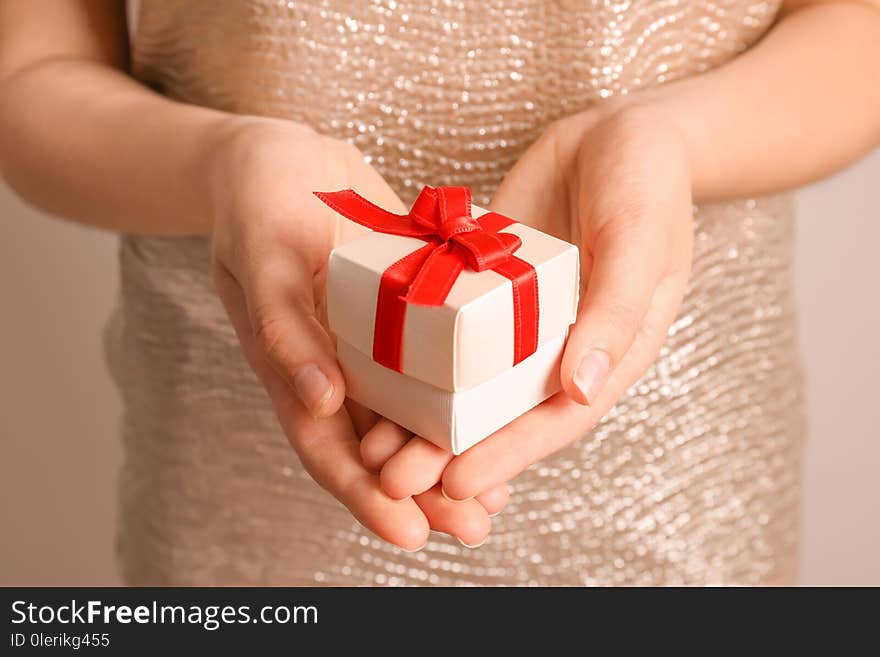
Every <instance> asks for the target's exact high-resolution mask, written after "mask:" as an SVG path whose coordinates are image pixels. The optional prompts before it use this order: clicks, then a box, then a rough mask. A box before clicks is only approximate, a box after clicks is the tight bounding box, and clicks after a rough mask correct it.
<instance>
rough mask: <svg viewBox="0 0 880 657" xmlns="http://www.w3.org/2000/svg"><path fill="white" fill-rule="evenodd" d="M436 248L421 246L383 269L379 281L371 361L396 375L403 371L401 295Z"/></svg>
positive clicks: (402, 305) (404, 322)
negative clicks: (394, 372)
mask: <svg viewBox="0 0 880 657" xmlns="http://www.w3.org/2000/svg"><path fill="white" fill-rule="evenodd" d="M436 248H437V247H436V245H435V244H425V246H423V247H422V248H420V249H418V250H416V251H413V252H412V253H410V254H409V255H408V256H405V257H403V258H401V259H400V260H398V261H397V262H395V263H394V264H393V265H391V266H390V267H389V268H388V269H386V270H385V271H384V272H383V273H382V279H381V280H380V281H379V297H378V299H377V300H376V321H375V324H374V327H373V360H374V361H376V362H377V363H379V364H380V365H384V366H385V367H388V368H390V369H392V370H395V371H397V372H402V371H403V332H404V327H405V324H406V301H404V299H403V295H404V294H406V292H407V290H409V288H410V285H412V282H413V281H414V280H415V278H416V276H417V275H418V273H419V270H420V269H421V268H422V265H423V264H424V262H425V260H427V259H428V258H429V257H430V256H431V254H432V253H433V251H434V250H435V249H436Z"/></svg>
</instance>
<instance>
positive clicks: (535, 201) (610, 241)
mask: <svg viewBox="0 0 880 657" xmlns="http://www.w3.org/2000/svg"><path fill="white" fill-rule="evenodd" d="M490 209H492V210H494V211H497V212H500V213H502V214H506V215H508V216H511V217H514V218H516V219H518V220H520V221H522V222H523V223H526V224H529V225H532V226H535V227H536V228H539V229H541V230H543V231H545V232H548V233H551V234H554V235H556V236H558V237H561V238H563V239H566V240H569V241H571V242H574V243H575V244H578V245H579V247H580V250H581V283H582V293H581V303H580V309H579V312H578V317H577V322H576V323H575V324H574V326H572V328H571V333H570V336H569V339H568V343H567V346H566V349H565V354H564V356H563V359H562V366H561V379H562V386H563V390H564V392H562V393H560V394H557V395H556V396H554V397H552V398H551V399H549V400H547V401H546V402H545V403H543V404H541V405H540V406H538V407H537V408H535V409H533V410H532V411H530V412H529V413H526V414H525V415H523V416H522V417H520V418H518V419H517V420H515V421H514V422H512V423H511V424H509V425H508V426H506V427H504V428H503V429H501V430H500V431H498V432H496V433H495V434H493V435H492V436H490V437H489V438H487V439H486V440H484V441H483V442H481V443H479V444H477V445H476V446H475V447H473V448H471V449H470V450H468V451H467V452H465V453H464V454H462V455H460V456H458V457H455V458H452V457H450V456H449V455H448V454H444V453H441V452H440V451H439V450H436V448H434V449H431V447H430V446H428V445H427V444H426V441H424V440H422V439H419V438H416V439H413V440H410V441H408V442H407V443H406V444H405V445H403V446H402V447H401V448H400V449H399V451H398V452H397V453H395V454H394V455H393V456H392V457H390V458H389V459H387V463H386V464H385V466H384V468H383V470H382V473H381V477H382V485H383V487H384V488H385V489H386V490H387V491H388V492H389V494H394V495H396V496H403V495H405V494H412V493H413V492H416V491H418V490H420V489H423V488H424V487H425V486H427V485H430V484H433V482H432V481H431V480H432V478H442V486H443V491H445V493H446V495H447V496H449V497H450V498H452V499H457V500H464V499H468V498H471V497H474V496H476V495H480V494H481V493H483V492H484V491H487V490H490V489H493V488H495V487H497V486H498V485H500V484H502V483H504V482H506V481H509V480H510V479H512V478H513V477H515V476H516V475H518V474H519V473H520V472H521V471H522V470H524V469H525V468H526V467H528V466H529V465H530V464H532V463H534V462H536V461H538V460H540V459H542V458H543V457H545V456H547V455H549V454H551V453H553V452H554V451H556V450H558V449H561V448H562V447H565V446H566V445H568V444H569V443H571V442H572V441H574V440H576V439H577V438H579V437H580V436H583V435H584V434H585V433H586V432H587V431H588V430H589V429H590V428H591V427H592V426H593V425H594V424H596V423H597V422H598V421H599V420H600V419H601V417H602V416H603V415H604V414H605V413H606V412H607V411H608V410H609V409H610V408H611V407H612V406H613V405H614V404H615V402H616V401H617V399H618V398H619V397H620V395H621V394H622V393H623V392H624V391H625V390H626V389H627V388H628V387H629V386H631V385H632V384H633V383H634V382H635V381H636V380H638V379H639V378H640V377H641V376H642V374H643V373H644V372H645V370H646V369H647V368H648V367H649V366H650V365H651V363H653V361H654V360H655V358H656V357H657V354H658V352H659V350H660V347H661V345H662V344H663V341H664V339H665V337H666V333H667V330H668V328H669V326H670V324H671V323H672V321H673V319H674V318H675V316H676V313H677V312H678V309H679V306H680V304H681V300H682V297H683V295H684V291H685V288H686V285H687V280H688V275H689V272H690V265H691V245H692V238H693V234H692V233H693V231H692V203H691V177H690V170H689V162H688V157H687V151H686V149H685V145H684V142H683V140H682V138H681V136H680V135H679V133H678V132H677V131H676V129H675V127H674V126H673V124H672V123H670V122H668V121H666V120H664V118H663V117H662V115H660V114H657V113H654V112H653V111H651V110H650V109H649V108H647V107H641V108H640V107H630V108H626V109H621V110H618V111H616V112H613V113H612V112H607V113H603V114H601V115H600V114H599V113H592V112H588V113H584V114H581V115H576V116H574V117H571V118H568V119H565V120H563V121H560V122H558V123H557V124H555V125H553V126H552V127H551V128H550V129H548V130H547V132H545V134H544V135H543V136H542V137H541V138H540V139H539V140H538V141H537V142H536V143H535V144H534V145H533V146H532V147H531V148H530V149H529V150H528V151H527V152H526V153H525V155H524V156H523V157H522V159H520V161H519V162H518V163H517V164H516V166H514V167H513V169H512V170H511V171H510V173H509V174H508V175H507V177H506V178H505V180H504V181H503V183H502V184H501V186H500V188H499V189H498V192H497V194H496V196H495V198H494V199H493V200H492V203H491V205H490ZM366 447H368V446H367V445H362V449H364V448H366Z"/></svg>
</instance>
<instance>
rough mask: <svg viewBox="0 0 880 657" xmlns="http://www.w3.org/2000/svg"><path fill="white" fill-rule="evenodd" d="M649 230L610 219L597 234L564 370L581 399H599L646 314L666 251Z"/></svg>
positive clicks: (566, 384) (567, 385) (572, 393)
mask: <svg viewBox="0 0 880 657" xmlns="http://www.w3.org/2000/svg"><path fill="white" fill-rule="evenodd" d="M648 232H649V231H641V230H640V229H639V228H638V227H633V226H632V224H630V225H629V226H627V227H626V228H624V229H622V230H620V229H616V228H615V227H614V225H613V224H609V225H608V226H606V227H605V228H604V229H603V230H602V231H600V233H599V234H598V235H597V236H596V240H595V243H594V245H593V249H592V251H593V254H592V255H593V258H592V263H591V268H590V273H589V279H588V281H587V289H586V294H585V296H584V299H583V302H582V303H581V308H580V310H579V312H578V317H577V321H576V322H575V324H574V325H573V326H572V328H571V333H570V334H569V339H568V343H567V345H566V348H565V353H564V355H563V358H562V367H561V372H560V374H561V379H562V386H563V389H564V390H565V392H566V393H567V394H568V396H569V397H571V398H572V399H573V400H574V401H576V402H578V403H580V404H585V405H593V404H595V402H596V398H597V397H598V395H599V393H600V391H601V389H602V387H603V386H604V384H605V382H606V381H607V380H608V377H609V376H610V375H611V372H612V370H613V369H614V367H615V366H616V365H617V364H618V363H620V361H621V359H622V358H623V356H624V354H625V353H626V352H627V350H628V349H629V348H630V346H631V345H632V343H633V341H634V340H635V338H636V335H637V334H638V332H639V330H640V328H641V326H642V321H643V320H644V317H645V315H646V314H647V311H648V308H649V306H650V303H651V299H652V297H653V296H654V292H655V290H656V288H657V284H658V282H659V280H660V276H661V270H662V253H663V249H662V248H658V246H659V245H658V244H657V243H656V236H652V235H650V234H647V233H648Z"/></svg>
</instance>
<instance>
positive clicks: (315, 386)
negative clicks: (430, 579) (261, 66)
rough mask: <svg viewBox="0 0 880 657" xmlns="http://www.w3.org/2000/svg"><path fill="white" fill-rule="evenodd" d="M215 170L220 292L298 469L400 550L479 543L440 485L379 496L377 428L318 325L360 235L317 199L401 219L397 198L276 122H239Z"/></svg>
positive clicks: (340, 154)
mask: <svg viewBox="0 0 880 657" xmlns="http://www.w3.org/2000/svg"><path fill="white" fill-rule="evenodd" d="M211 162H212V164H211V165H210V166H209V167H207V170H208V171H209V175H210V176H211V189H212V190H213V194H212V196H213V200H214V230H213V270H214V272H213V273H214V279H215V283H216V287H217V290H218V292H219V295H220V298H221V299H222V301H223V304H224V306H225V308H226V311H227V313H228V314H229V317H230V319H231V320H232V324H233V326H234V328H235V331H236V334H237V335H238V338H239V340H240V342H241V346H242V349H243V350H244V354H245V356H246V357H247V360H248V362H249V363H250V365H251V367H252V368H253V369H254V371H255V372H256V373H257V375H258V376H259V378H260V380H261V381H262V383H263V385H264V386H265V387H266V390H267V391H268V393H269V396H270V398H271V400H272V403H273V405H274V408H275V411H276V413H277V415H278V418H279V420H280V422H281V426H282V428H283V429H284V431H285V433H286V434H287V437H288V439H289V440H290V443H291V445H293V447H294V449H295V450H296V452H297V454H298V455H299V458H300V459H301V461H302V463H303V466H304V467H305V468H306V470H307V471H308V472H309V474H310V475H311V476H312V477H313V478H314V479H315V481H317V482H318V483H319V484H320V485H321V486H323V487H324V488H325V489H327V490H328V491H329V492H330V493H332V494H333V495H334V496H336V497H337V498H338V499H339V500H340V501H341V502H342V503H343V504H345V505H346V506H347V507H348V508H349V510H351V512H352V514H353V515H354V516H355V517H356V518H357V519H358V520H360V521H361V522H362V523H363V524H364V525H365V526H366V527H367V528H369V529H371V530H372V531H374V532H375V533H376V534H378V535H379V536H381V537H382V538H384V539H386V540H388V541H389V542H391V543H394V544H395V545H398V546H400V547H402V548H405V549H409V550H415V549H418V548H420V547H421V546H422V545H424V543H425V541H426V540H427V538H428V531H429V528H432V527H433V528H435V529H438V530H440V531H445V532H448V533H451V534H454V535H455V536H457V537H458V538H459V540H462V541H464V542H466V543H478V542H481V541H482V540H483V539H484V538H485V535H486V534H487V533H488V530H489V519H488V512H487V511H486V509H485V508H484V507H483V506H481V505H479V504H478V503H476V502H474V503H473V504H470V505H467V506H461V505H454V504H452V503H450V502H449V501H448V500H445V499H444V498H443V497H442V495H441V494H440V490H439V486H438V487H437V488H436V490H434V491H427V492H425V494H423V495H420V496H419V497H418V498H417V499H416V500H414V499H412V497H410V496H404V497H403V498H400V499H391V498H390V497H388V496H387V495H386V494H385V493H383V492H382V490H381V488H380V486H379V479H378V476H377V475H376V474H375V472H372V471H371V470H370V469H368V468H367V467H365V466H364V465H363V463H362V461H361V456H360V450H359V441H358V436H359V435H362V434H364V433H366V432H367V431H369V430H370V429H371V428H374V425H375V424H376V420H377V418H375V416H373V415H372V414H371V413H369V412H366V411H365V410H364V409H361V408H357V407H355V405H353V404H348V405H347V406H348V408H346V406H343V402H344V401H345V382H344V380H343V377H342V373H341V371H340V369H339V366H338V364H337V362H336V356H335V350H334V345H333V342H332V340H331V338H330V335H329V334H328V333H327V331H326V329H325V322H324V321H323V319H324V318H323V312H322V309H323V303H322V300H323V296H324V286H325V279H326V265H327V258H328V255H329V254H330V251H331V249H332V248H333V246H334V244H336V243H338V242H339V241H342V240H345V239H347V238H349V237H351V236H354V235H356V234H358V233H359V232H361V231H362V230H364V229H361V228H360V227H358V226H356V225H354V224H352V223H350V222H346V221H343V220H338V219H337V216H336V215H335V213H333V212H332V211H331V210H329V209H328V208H327V207H326V206H325V205H324V204H323V203H321V202H320V201H318V200H317V198H315V197H314V196H313V194H312V192H313V191H317V190H336V189H343V188H348V187H351V188H354V189H357V190H358V191H359V192H360V193H361V194H363V195H364V196H366V197H367V198H369V199H370V200H372V201H373V202H375V203H377V204H379V205H381V206H382V207H386V208H389V209H392V210H397V211H401V212H403V211H404V210H405V209H404V207H403V204H402V203H401V201H400V199H399V198H398V197H397V195H396V194H395V193H394V192H393V191H392V190H391V188H390V187H389V186H388V185H387V184H386V183H385V181H384V180H383V179H382V177H381V176H380V175H379V174H378V173H377V172H376V171H375V170H374V169H373V168H372V167H371V166H369V165H368V164H367V163H366V162H365V161H364V159H363V156H362V155H361V154H360V153H359V152H358V151H357V149H356V148H354V147H353V146H350V145H348V144H345V143H343V142H339V141H336V140H332V139H329V138H326V137H322V136H320V135H318V134H316V133H314V132H312V131H311V130H308V129H306V128H304V127H301V126H297V125H294V124H290V123H286V122H281V121H272V120H264V119H243V120H242V123H240V124H239V123H236V124H235V125H234V126H233V129H231V130H230V133H229V135H227V136H225V137H224V139H222V140H221V143H220V145H219V146H218V147H217V149H216V151H215V152H213V153H212V156H211ZM349 409H350V411H351V412H349ZM375 429H376V431H378V432H379V433H380V434H381V432H382V429H381V425H380V426H378V427H375ZM420 492H422V491H420Z"/></svg>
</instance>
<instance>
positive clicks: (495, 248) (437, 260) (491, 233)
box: [315, 187, 539, 372]
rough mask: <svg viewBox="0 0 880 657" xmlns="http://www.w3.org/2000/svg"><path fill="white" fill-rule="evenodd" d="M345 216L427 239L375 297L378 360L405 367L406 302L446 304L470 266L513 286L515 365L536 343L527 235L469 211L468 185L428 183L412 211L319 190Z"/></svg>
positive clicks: (499, 218)
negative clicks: (524, 255)
mask: <svg viewBox="0 0 880 657" xmlns="http://www.w3.org/2000/svg"><path fill="white" fill-rule="evenodd" d="M315 195H316V196H317V197H318V198H320V199H321V200H322V201H324V203H326V204H327V205H329V206H330V207H331V208H333V209H334V210H336V212H338V213H339V214H341V215H342V216H344V217H346V218H348V219H351V220H352V221H355V222H357V223H359V224H361V225H362V226H366V227H367V228H372V229H373V230H375V231H378V232H380V233H388V234H390V235H404V236H406V237H418V238H419V239H422V240H424V241H425V242H427V244H425V246H423V247H421V248H419V249H417V250H415V251H413V252H412V253H410V254H409V255H408V256H405V257H403V258H401V259H400V260H398V261H397V262H395V263H394V264H393V265H391V266H390V267H389V268H388V269H386V270H385V272H384V273H383V274H382V280H381V281H380V283H379V298H378V299H377V301H376V326H375V331H374V332H373V360H375V361H376V362H377V363H380V364H381V365H384V366H385V367H388V368H391V369H393V370H396V371H398V372H402V371H403V370H402V369H401V359H402V353H403V330H404V322H405V321H406V304H407V303H413V304H416V305H422V306H442V305H443V304H444V303H445V302H446V297H447V296H448V295H449V291H450V290H451V289H452V286H453V284H454V283H455V281H456V279H457V278H458V275H459V274H460V273H461V272H462V271H463V270H464V268H465V267H470V268H471V269H473V270H475V271H486V270H491V271H494V272H496V273H498V274H501V275H502V276H504V277H505V278H507V279H509V280H510V282H511V283H512V284H513V345H514V347H513V364H514V365H515V364H517V363H519V362H520V361H521V360H523V359H525V358H527V357H528V356H530V355H532V354H533V353H535V350H536V349H537V348H538V310H539V306H538V275H537V272H536V271H535V268H534V267H532V265H530V264H529V263H528V262H526V261H525V260H522V259H520V258H517V257H516V256H515V255H513V253H514V252H515V251H516V250H517V249H518V248H519V247H520V246H522V240H520V238H519V237H517V236H516V235H512V234H510V233H499V232H498V231H500V230H501V229H502V228H505V227H507V226H510V225H511V224H513V223H516V222H514V221H513V219H509V218H508V217H505V216H503V215H500V214H497V213H495V212H488V213H486V214H484V215H483V216H482V217H480V218H479V219H474V218H473V217H472V216H471V191H470V189H468V188H467V187H437V188H436V189H435V188H431V187H425V188H423V189H422V191H421V193H419V196H418V198H417V199H416V201H415V203H413V206H412V209H411V210H410V211H409V214H406V215H398V214H394V213H392V212H388V211H387V210H383V209H382V208H380V207H379V206H377V205H374V204H373V203H371V202H370V201H368V200H367V199H365V198H363V197H362V196H360V195H359V194H356V193H355V192H354V191H352V190H350V189H345V190H342V191H340V192H315Z"/></svg>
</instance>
